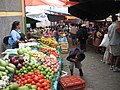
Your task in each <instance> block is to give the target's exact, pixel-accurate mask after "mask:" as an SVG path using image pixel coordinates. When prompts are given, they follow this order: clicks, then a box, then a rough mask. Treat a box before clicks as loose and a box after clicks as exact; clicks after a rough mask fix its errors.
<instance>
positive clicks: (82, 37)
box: [77, 24, 88, 51]
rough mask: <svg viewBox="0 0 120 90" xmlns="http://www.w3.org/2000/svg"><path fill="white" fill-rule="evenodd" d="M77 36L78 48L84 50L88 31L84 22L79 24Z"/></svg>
mask: <svg viewBox="0 0 120 90" xmlns="http://www.w3.org/2000/svg"><path fill="white" fill-rule="evenodd" d="M77 38H78V41H79V42H80V49H81V50H83V51H86V40H87V39H88V32H87V29H86V25H85V24H82V25H81V26H79V30H78V32H77Z"/></svg>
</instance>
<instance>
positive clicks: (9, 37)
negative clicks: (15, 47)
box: [3, 36, 14, 46]
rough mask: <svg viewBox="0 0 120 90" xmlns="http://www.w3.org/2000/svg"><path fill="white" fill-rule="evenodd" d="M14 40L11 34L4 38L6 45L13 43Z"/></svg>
mask: <svg viewBox="0 0 120 90" xmlns="http://www.w3.org/2000/svg"><path fill="white" fill-rule="evenodd" d="M13 42H14V40H13V38H12V37H11V36H6V37H4V38H3V43H4V44H6V45H11V46H12V44H13Z"/></svg>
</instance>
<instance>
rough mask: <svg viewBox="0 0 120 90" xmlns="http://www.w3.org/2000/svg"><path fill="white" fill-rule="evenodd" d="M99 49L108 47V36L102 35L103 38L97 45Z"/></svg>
mask: <svg viewBox="0 0 120 90" xmlns="http://www.w3.org/2000/svg"><path fill="white" fill-rule="evenodd" d="M99 46H101V47H108V46H109V37H108V34H105V35H104V38H103V40H102V42H101V44H100V45H99Z"/></svg>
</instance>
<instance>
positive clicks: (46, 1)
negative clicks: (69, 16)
mask: <svg viewBox="0 0 120 90" xmlns="http://www.w3.org/2000/svg"><path fill="white" fill-rule="evenodd" d="M78 3H79V2H75V1H69V0H25V6H37V5H50V6H58V7H61V6H64V7H70V6H73V5H75V4H78Z"/></svg>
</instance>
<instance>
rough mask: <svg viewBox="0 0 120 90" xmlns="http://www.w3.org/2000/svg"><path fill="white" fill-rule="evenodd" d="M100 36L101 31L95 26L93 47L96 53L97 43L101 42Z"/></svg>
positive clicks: (97, 49)
mask: <svg viewBox="0 0 120 90" xmlns="http://www.w3.org/2000/svg"><path fill="white" fill-rule="evenodd" d="M101 37H102V33H101V32H100V31H99V28H98V27H97V28H96V31H95V33H94V42H93V44H94V48H95V52H96V53H98V52H99V49H100V47H99V45H100V43H101Z"/></svg>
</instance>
